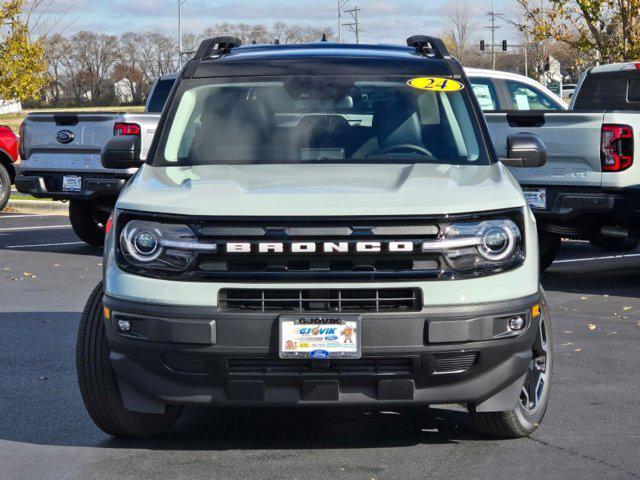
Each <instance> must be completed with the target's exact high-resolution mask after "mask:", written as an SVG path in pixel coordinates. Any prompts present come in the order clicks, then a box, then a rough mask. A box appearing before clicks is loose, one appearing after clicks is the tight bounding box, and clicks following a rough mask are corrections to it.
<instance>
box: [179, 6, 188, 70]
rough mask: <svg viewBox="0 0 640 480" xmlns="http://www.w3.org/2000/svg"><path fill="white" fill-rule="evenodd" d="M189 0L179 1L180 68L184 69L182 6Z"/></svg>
mask: <svg viewBox="0 0 640 480" xmlns="http://www.w3.org/2000/svg"><path fill="white" fill-rule="evenodd" d="M186 1H187V0H178V67H179V69H181V68H182V5H184V2H186Z"/></svg>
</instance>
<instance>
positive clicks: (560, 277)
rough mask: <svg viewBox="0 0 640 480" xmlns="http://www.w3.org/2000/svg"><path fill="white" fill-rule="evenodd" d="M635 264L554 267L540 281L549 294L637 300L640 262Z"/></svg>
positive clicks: (639, 291) (585, 263) (581, 264)
mask: <svg viewBox="0 0 640 480" xmlns="http://www.w3.org/2000/svg"><path fill="white" fill-rule="evenodd" d="M634 264H636V266H635V267H634V266H633V265H630V264H629V263H627V262H624V263H623V262H619V263H614V262H609V263H608V265H607V264H605V263H602V262H600V263H598V264H596V263H594V262H589V263H587V262H584V263H580V265H579V266H578V265H576V264H570V263H562V264H554V265H552V266H551V267H550V268H549V270H547V271H546V272H545V273H544V274H543V275H542V277H541V282H542V286H543V287H544V288H545V290H547V291H553V292H564V293H573V294H588V295H611V296H614V295H615V296H619V297H633V298H636V297H640V279H639V278H638V273H637V267H640V263H639V260H636V259H634Z"/></svg>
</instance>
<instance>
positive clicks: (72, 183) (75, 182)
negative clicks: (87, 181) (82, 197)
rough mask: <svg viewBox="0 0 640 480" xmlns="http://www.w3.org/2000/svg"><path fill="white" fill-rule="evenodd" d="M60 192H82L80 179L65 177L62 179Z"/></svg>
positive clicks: (76, 176) (77, 177) (72, 176)
mask: <svg viewBox="0 0 640 480" xmlns="http://www.w3.org/2000/svg"><path fill="white" fill-rule="evenodd" d="M62 190H65V191H67V192H79V191H80V190H82V177H79V176H78V175H65V176H64V177H62Z"/></svg>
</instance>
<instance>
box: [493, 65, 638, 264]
mask: <svg viewBox="0 0 640 480" xmlns="http://www.w3.org/2000/svg"><path fill="white" fill-rule="evenodd" d="M521 100H522V102H526V101H527V99H526V98H522V99H521ZM638 110H640V64H638V63H618V64H612V65H603V66H598V67H593V68H590V69H589V70H587V71H586V72H585V73H584V74H583V75H582V77H581V79H580V81H579V83H578V85H577V87H576V90H575V93H574V95H573V96H572V99H571V104H570V106H569V110H564V111H562V110H556V111H552V110H548V111H544V110H518V111H515V110H509V111H501V110H495V111H485V112H484V113H485V117H486V120H487V124H488V126H489V130H490V132H491V137H492V138H493V141H494V144H495V147H496V151H497V152H498V154H500V155H504V152H506V151H507V143H506V138H507V137H508V136H509V135H512V134H515V133H519V132H529V133H535V134H536V135H538V136H539V137H540V138H541V139H542V141H543V142H544V144H545V145H546V148H547V154H548V161H547V163H546V165H545V166H543V167H541V168H520V169H517V170H516V169H514V170H512V173H513V175H514V176H515V177H516V178H517V180H518V181H519V182H520V184H521V185H522V187H523V190H524V191H525V195H526V196H527V198H528V201H529V203H530V205H531V207H532V209H533V211H534V213H535V214H536V217H537V220H538V228H539V231H540V233H541V235H540V240H541V241H540V249H541V265H542V267H543V268H546V267H548V266H549V265H551V263H552V262H553V259H554V257H555V255H556V253H557V250H558V249H559V247H560V238H561V237H567V238H575V239H584V240H589V241H590V242H591V243H592V244H593V245H594V246H596V247H599V248H603V249H610V250H630V249H634V248H636V247H637V246H638V243H639V241H638V238H639V236H640V229H639V228H638V227H639V226H640V164H638V162H637V161H635V156H634V154H635V153H634V152H635V150H637V147H636V146H635V143H636V138H637V135H638V134H640V114H639V112H638Z"/></svg>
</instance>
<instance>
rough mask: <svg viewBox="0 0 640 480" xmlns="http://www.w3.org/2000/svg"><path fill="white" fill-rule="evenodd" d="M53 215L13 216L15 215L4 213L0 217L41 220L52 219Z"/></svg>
mask: <svg viewBox="0 0 640 480" xmlns="http://www.w3.org/2000/svg"><path fill="white" fill-rule="evenodd" d="M50 216H51V215H30V214H26V215H19V214H13V213H3V214H2V215H0V218H41V217H50Z"/></svg>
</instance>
